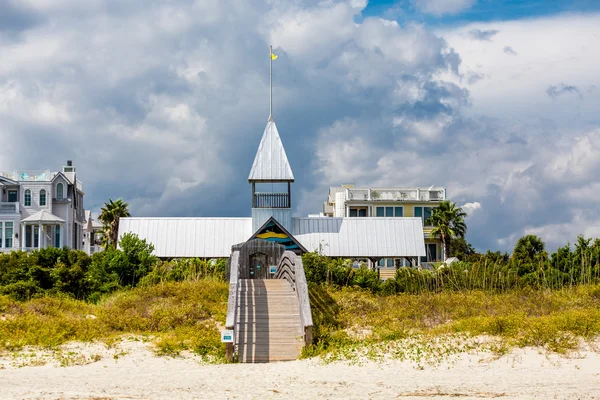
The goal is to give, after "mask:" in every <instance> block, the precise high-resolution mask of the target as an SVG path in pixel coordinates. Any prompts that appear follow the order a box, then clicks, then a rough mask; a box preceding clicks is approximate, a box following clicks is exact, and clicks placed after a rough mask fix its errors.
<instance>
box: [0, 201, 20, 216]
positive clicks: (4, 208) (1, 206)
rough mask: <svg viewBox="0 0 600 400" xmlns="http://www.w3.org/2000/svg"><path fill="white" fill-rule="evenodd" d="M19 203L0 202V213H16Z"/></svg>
mask: <svg viewBox="0 0 600 400" xmlns="http://www.w3.org/2000/svg"><path fill="white" fill-rule="evenodd" d="M18 213H19V203H16V202H11V203H0V214H18Z"/></svg>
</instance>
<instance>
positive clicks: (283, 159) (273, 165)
mask: <svg viewBox="0 0 600 400" xmlns="http://www.w3.org/2000/svg"><path fill="white" fill-rule="evenodd" d="M248 181H290V182H293V181H294V174H293V173H292V168H291V167H290V163H289V161H288V158H287V156H286V154H285V149H284V148H283V143H282V142H281V137H279V132H278V131H277V126H275V121H273V120H272V119H271V118H269V121H268V122H267V126H266V127H265V132H264V133H263V136H262V139H261V140H260V144H259V145H258V151H257V152H256V156H255V157H254V163H253V164H252V169H251V170H250V175H248Z"/></svg>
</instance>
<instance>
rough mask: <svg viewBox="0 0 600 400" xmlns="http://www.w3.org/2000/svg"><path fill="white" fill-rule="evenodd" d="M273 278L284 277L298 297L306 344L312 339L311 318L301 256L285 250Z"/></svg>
mask: <svg viewBox="0 0 600 400" xmlns="http://www.w3.org/2000/svg"><path fill="white" fill-rule="evenodd" d="M274 278H275V279H286V280H287V281H288V282H289V283H290V285H292V288H294V291H295V292H296V296H297V297H298V309H299V312H300V323H301V325H302V332H303V333H304V345H305V346H308V345H310V344H311V343H312V339H313V320H312V313H311V310H310V298H309V296H308V282H307V281H306V274H305V273H304V265H303V264H302V257H301V256H298V255H296V254H295V253H293V252H291V251H286V252H285V253H283V255H282V256H281V259H280V261H279V265H278V266H277V272H276V273H275V276H274Z"/></svg>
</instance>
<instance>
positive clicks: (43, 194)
mask: <svg viewBox="0 0 600 400" xmlns="http://www.w3.org/2000/svg"><path fill="white" fill-rule="evenodd" d="M45 205H46V190H45V189H42V190H40V206H45Z"/></svg>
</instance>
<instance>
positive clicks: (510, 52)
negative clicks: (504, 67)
mask: <svg viewBox="0 0 600 400" xmlns="http://www.w3.org/2000/svg"><path fill="white" fill-rule="evenodd" d="M502 51H504V53H506V54H508V55H510V56H517V55H519V53H517V52H516V51H515V49H513V48H512V47H510V46H504V49H503V50H502Z"/></svg>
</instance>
